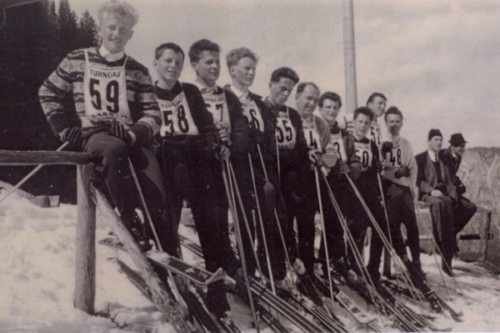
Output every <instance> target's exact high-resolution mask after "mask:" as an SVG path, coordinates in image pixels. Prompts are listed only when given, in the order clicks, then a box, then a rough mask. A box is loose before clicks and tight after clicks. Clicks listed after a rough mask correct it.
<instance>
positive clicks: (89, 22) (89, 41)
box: [78, 11, 98, 47]
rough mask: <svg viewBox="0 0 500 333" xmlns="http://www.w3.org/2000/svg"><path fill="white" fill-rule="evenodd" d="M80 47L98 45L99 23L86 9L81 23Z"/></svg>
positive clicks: (79, 30)
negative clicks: (97, 23)
mask: <svg viewBox="0 0 500 333" xmlns="http://www.w3.org/2000/svg"><path fill="white" fill-rule="evenodd" d="M78 32H79V34H78V35H79V40H78V45H79V47H89V46H96V45H97V41H98V36H97V25H96V23H95V20H94V18H93V17H92V16H91V15H90V13H89V12H88V11H85V12H84V13H83V15H82V18H81V19H80V24H79V29H78Z"/></svg>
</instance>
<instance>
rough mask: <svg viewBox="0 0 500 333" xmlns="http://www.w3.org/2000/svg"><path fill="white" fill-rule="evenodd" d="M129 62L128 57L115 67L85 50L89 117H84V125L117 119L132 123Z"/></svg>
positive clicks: (86, 106)
mask: <svg viewBox="0 0 500 333" xmlns="http://www.w3.org/2000/svg"><path fill="white" fill-rule="evenodd" d="M126 63H127V59H125V61H124V63H123V65H122V66H115V67H110V66H106V65H102V64H97V63H92V62H90V61H89V56H88V53H87V50H85V76H84V79H83V86H84V87H83V92H84V100H85V118H86V121H85V120H84V121H83V123H82V126H83V127H86V126H92V125H93V124H95V123H98V122H102V121H110V120H113V119H116V120H118V121H121V122H123V123H126V124H131V123H132V117H131V116H130V110H129V107H128V100H127V78H126V72H125V64H126Z"/></svg>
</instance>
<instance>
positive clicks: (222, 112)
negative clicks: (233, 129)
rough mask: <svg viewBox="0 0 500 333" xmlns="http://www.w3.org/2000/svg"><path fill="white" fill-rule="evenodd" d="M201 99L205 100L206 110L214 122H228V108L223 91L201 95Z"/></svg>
mask: <svg viewBox="0 0 500 333" xmlns="http://www.w3.org/2000/svg"><path fill="white" fill-rule="evenodd" d="M203 99H204V100H205V105H206V107H207V110H208V112H210V113H211V114H212V117H213V118H214V123H215V124H217V123H219V122H221V121H222V122H227V123H229V109H228V107H227V102H226V95H225V94H224V93H222V94H218V95H203Z"/></svg>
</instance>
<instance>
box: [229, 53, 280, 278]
mask: <svg viewBox="0 0 500 333" xmlns="http://www.w3.org/2000/svg"><path fill="white" fill-rule="evenodd" d="M226 60H227V67H228V70H229V74H230V75H231V79H232V83H231V85H228V86H227V89H229V90H230V91H231V92H233V93H235V94H236V96H237V97H238V99H239V101H240V103H241V105H242V110H243V115H244V116H245V117H246V119H247V121H248V124H249V129H248V132H249V134H250V144H249V155H248V156H249V158H247V163H246V165H242V164H238V166H239V167H240V168H241V169H240V170H238V171H239V172H238V173H237V178H238V182H239V183H240V184H242V188H248V186H249V185H247V184H246V183H249V184H250V185H251V186H250V187H251V192H252V193H251V194H252V195H251V196H250V195H249V196H247V198H250V197H252V198H251V199H250V200H251V202H246V203H245V204H246V205H245V206H246V216H247V218H248V219H249V221H251V218H252V216H256V221H255V222H256V223H257V225H259V222H258V221H257V220H260V219H261V220H260V221H261V222H262V225H263V226H264V229H263V230H261V228H257V236H258V240H259V251H258V253H259V257H260V258H266V256H267V260H261V261H260V262H261V263H262V267H263V270H264V274H267V275H268V276H269V274H270V273H271V272H272V274H273V281H276V284H278V285H279V286H283V287H285V286H286V283H285V281H283V280H284V279H285V276H286V263H285V255H284V252H283V251H284V248H283V245H282V242H281V237H280V234H279V232H280V231H279V227H281V229H284V227H285V226H284V225H283V226H278V225H277V223H280V220H285V219H283V218H282V219H278V221H276V219H275V216H274V210H275V209H276V207H277V206H279V207H280V209H279V211H280V213H281V214H284V213H285V212H284V210H283V208H282V207H283V206H284V204H283V203H282V201H283V199H282V197H281V192H280V188H279V181H278V174H277V166H276V135H275V131H276V117H275V115H274V114H273V113H272V112H271V110H270V109H269V108H268V107H267V105H266V104H265V103H264V101H263V100H262V98H261V97H260V96H258V95H256V94H254V93H252V92H251V91H250V90H249V88H250V86H251V85H252V83H253V81H254V78H255V68H256V65H257V56H256V54H255V53H254V52H253V51H252V50H250V49H248V48H245V47H241V48H237V49H233V50H231V51H229V53H228V54H227V56H226ZM248 170H250V171H253V177H254V178H253V179H251V177H252V172H250V174H249V173H248V172H247V171H248ZM249 175H250V179H249V177H248V176H249ZM254 184H255V188H253V185H254ZM256 200H258V202H257V201H256ZM255 208H257V210H255ZM252 211H253V212H252ZM252 222H253V221H252ZM252 224H253V223H250V225H252ZM250 229H252V228H250ZM252 232H253V231H252ZM264 237H265V239H263V238H264ZM245 238H246V237H245ZM264 242H266V245H267V253H266V251H265V248H266V247H265V246H264ZM245 245H246V246H245V247H246V249H247V250H248V254H249V255H248V256H247V258H248V257H249V256H251V255H252V253H251V252H252V249H251V247H250V244H245ZM267 262H269V263H270V266H271V268H269V267H267Z"/></svg>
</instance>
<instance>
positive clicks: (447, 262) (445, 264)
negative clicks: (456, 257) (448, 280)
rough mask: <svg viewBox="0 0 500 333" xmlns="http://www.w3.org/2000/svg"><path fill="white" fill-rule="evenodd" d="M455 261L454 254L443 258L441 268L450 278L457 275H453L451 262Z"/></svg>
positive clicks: (444, 255)
mask: <svg viewBox="0 0 500 333" xmlns="http://www.w3.org/2000/svg"><path fill="white" fill-rule="evenodd" d="M452 259H453V254H448V253H447V254H443V257H442V258H441V268H442V270H443V272H445V273H446V274H447V275H448V276H455V273H453V269H452V266H451V261H452Z"/></svg>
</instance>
